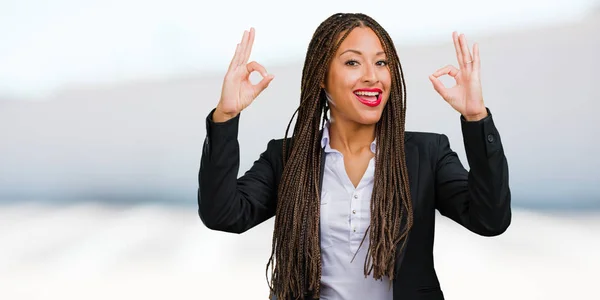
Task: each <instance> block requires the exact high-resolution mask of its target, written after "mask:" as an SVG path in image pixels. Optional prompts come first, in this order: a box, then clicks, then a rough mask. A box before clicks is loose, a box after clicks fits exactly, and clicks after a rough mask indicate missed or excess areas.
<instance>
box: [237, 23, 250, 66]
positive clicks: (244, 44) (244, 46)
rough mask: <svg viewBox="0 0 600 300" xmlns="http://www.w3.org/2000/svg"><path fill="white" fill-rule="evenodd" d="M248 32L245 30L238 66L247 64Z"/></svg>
mask: <svg viewBox="0 0 600 300" xmlns="http://www.w3.org/2000/svg"><path fill="white" fill-rule="evenodd" d="M248 35H249V34H248V30H244V35H243V36H242V42H241V43H240V47H241V49H240V56H239V58H238V62H237V63H238V66H241V65H243V64H245V63H246V62H245V61H244V53H246V47H248Z"/></svg>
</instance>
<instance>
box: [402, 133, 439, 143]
mask: <svg viewBox="0 0 600 300" xmlns="http://www.w3.org/2000/svg"><path fill="white" fill-rule="evenodd" d="M405 136H406V138H405V141H406V143H407V144H414V145H430V144H432V143H433V144H437V143H438V141H439V140H440V138H443V137H444V136H445V135H444V134H442V133H437V132H427V131H406V133H405Z"/></svg>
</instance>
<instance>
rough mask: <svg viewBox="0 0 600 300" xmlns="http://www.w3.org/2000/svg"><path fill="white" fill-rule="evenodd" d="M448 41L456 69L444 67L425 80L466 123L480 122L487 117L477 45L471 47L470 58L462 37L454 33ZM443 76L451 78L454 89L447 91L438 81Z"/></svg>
mask: <svg viewBox="0 0 600 300" xmlns="http://www.w3.org/2000/svg"><path fill="white" fill-rule="evenodd" d="M452 39H453V40H454V48H455V49H456V58H457V59H458V65H459V68H460V69H458V68H456V67H454V66H452V65H448V66H446V67H444V68H441V69H439V70H437V71H436V72H435V73H433V74H432V75H430V76H429V79H430V80H431V82H432V83H433V88H434V89H435V90H436V91H437V92H438V93H439V94H440V96H442V98H444V100H446V102H448V103H449V104H450V106H452V107H453V108H454V109H455V110H456V111H458V112H459V113H460V114H462V115H463V116H464V117H465V119H466V120H467V121H478V120H481V119H483V118H485V117H486V116H487V110H486V107H485V104H484V103H483V94H482V92H481V80H480V72H479V70H480V66H481V62H480V60H479V45H478V44H477V43H475V45H474V46H473V55H471V51H470V50H469V45H468V44H467V39H466V37H465V35H464V34H461V35H460V36H459V35H458V33H456V31H455V32H453V33H452ZM446 74H447V75H450V76H452V77H454V79H455V80H456V85H454V86H453V87H451V88H447V87H446V86H444V84H443V83H442V82H441V81H440V80H439V77H441V76H443V75H446Z"/></svg>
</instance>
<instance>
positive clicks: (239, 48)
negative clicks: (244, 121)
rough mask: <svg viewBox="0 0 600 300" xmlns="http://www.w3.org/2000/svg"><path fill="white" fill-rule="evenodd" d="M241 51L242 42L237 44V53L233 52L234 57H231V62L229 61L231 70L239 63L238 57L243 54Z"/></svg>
mask: <svg viewBox="0 0 600 300" xmlns="http://www.w3.org/2000/svg"><path fill="white" fill-rule="evenodd" d="M240 51H241V47H240V44H237V46H236V47H235V54H233V58H232V59H231V62H230V63H229V70H230V71H231V69H233V67H234V66H237V65H238V57H239V56H240V55H241V54H240Z"/></svg>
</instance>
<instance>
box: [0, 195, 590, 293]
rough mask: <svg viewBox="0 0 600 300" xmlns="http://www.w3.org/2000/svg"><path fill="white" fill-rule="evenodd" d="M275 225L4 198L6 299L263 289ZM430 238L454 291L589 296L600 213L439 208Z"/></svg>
mask: <svg viewBox="0 0 600 300" xmlns="http://www.w3.org/2000/svg"><path fill="white" fill-rule="evenodd" d="M272 226H273V222H272V220H270V221H268V222H266V223H264V224H262V225H260V226H258V227H256V228H255V229H253V230H251V231H249V232H247V233H245V234H242V235H236V234H225V233H219V232H214V231H210V230H207V229H206V228H205V227H204V226H203V225H202V223H201V222H200V220H199V218H198V217H197V214H196V211H195V208H193V207H188V208H187V209H186V208H182V207H179V208H176V207H169V206H161V205H146V206H130V207H125V206H124V207H114V206H110V207H109V206H103V205H100V204H91V203H85V204H79V205H72V206H48V205H42V204H13V205H4V206H2V207H0V241H1V242H0V243H1V247H0V299H62V300H68V299H83V298H85V299H215V297H218V298H217V299H241V298H242V297H243V298H244V299H266V298H267V295H268V292H267V289H268V288H267V285H266V279H265V266H266V262H267V259H268V257H269V255H270V253H271V249H270V243H271V233H272V228H273V227H272ZM435 247H436V248H435V261H436V269H437V271H438V275H439V277H440V281H441V284H442V289H443V290H444V293H445V295H446V298H447V299H502V300H505V299H591V298H590V297H591V296H593V295H595V294H596V291H595V290H596V288H595V285H596V283H597V280H594V279H593V278H596V279H597V271H598V270H600V259H598V258H597V256H596V255H597V253H599V252H600V212H595V213H589V214H586V213H556V212H552V213H540V212H532V211H524V210H515V211H514V218H513V223H512V225H511V227H510V228H509V230H508V231H507V232H506V233H505V234H504V235H502V236H499V237H495V238H484V237H479V236H476V235H475V234H472V233H470V232H468V231H467V230H465V229H463V228H462V227H459V226H458V225H457V224H455V223H453V222H452V221H450V220H448V219H446V218H445V217H441V216H439V218H438V223H437V234H436V244H435ZM592 298H593V297H592Z"/></svg>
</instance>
